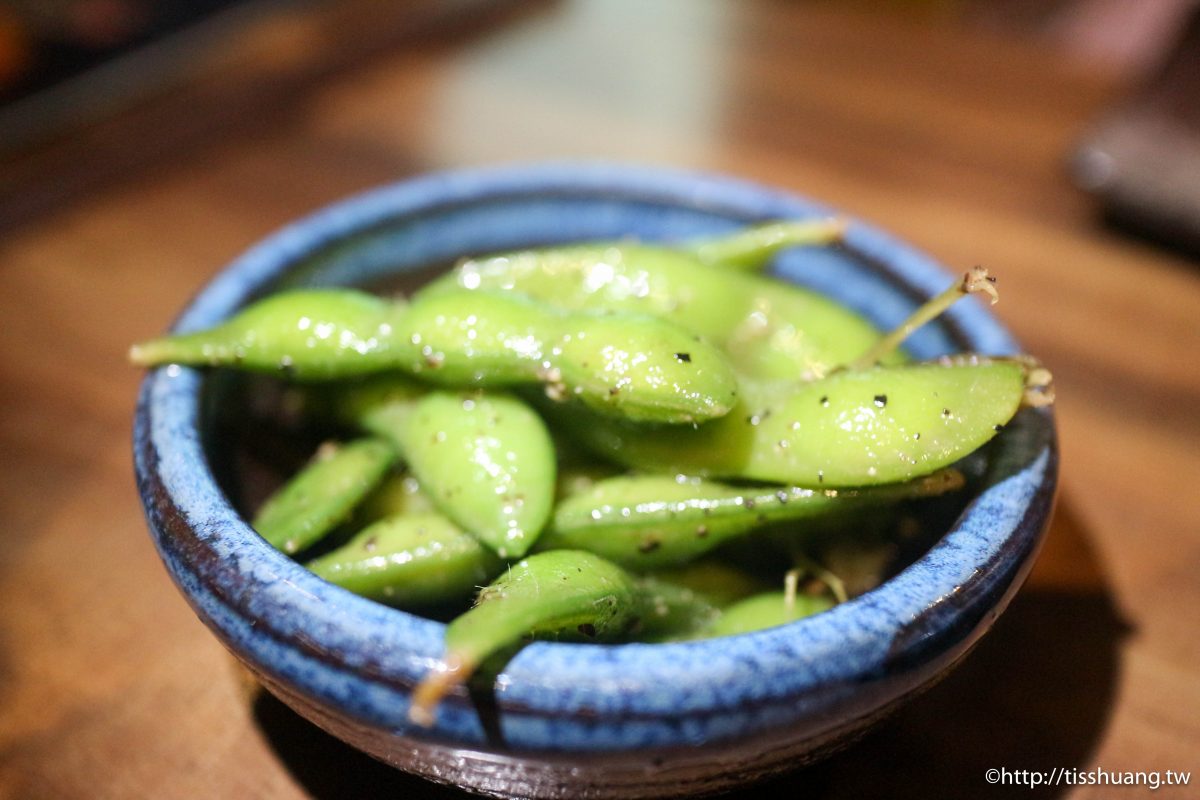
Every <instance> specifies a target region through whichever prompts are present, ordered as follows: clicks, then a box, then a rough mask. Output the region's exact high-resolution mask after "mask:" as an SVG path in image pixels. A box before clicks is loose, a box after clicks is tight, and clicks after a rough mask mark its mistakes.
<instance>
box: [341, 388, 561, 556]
mask: <svg viewBox="0 0 1200 800" xmlns="http://www.w3.org/2000/svg"><path fill="white" fill-rule="evenodd" d="M415 391H420V390H419V388H418V387H416V386H415V385H414V384H412V383H411V382H410V381H408V380H407V379H405V378H398V379H393V378H391V377H390V376H389V377H386V378H377V379H374V380H371V381H368V382H365V383H363V384H360V385H358V386H356V387H352V388H350V389H348V390H347V391H346V392H344V393H343V394H342V396H341V399H340V400H339V399H338V397H337V395H336V394H335V395H334V399H333V401H332V402H333V403H334V404H335V405H336V406H338V407H339V411H338V413H339V414H340V415H341V416H342V417H343V419H349V420H352V421H354V422H355V424H357V425H359V426H360V427H362V428H363V429H364V430H368V431H370V432H372V433H374V434H376V435H378V436H382V437H384V438H386V439H387V440H388V441H390V442H392V443H393V444H394V445H395V446H396V448H397V449H398V450H399V452H400V453H401V454H402V457H403V459H404V461H405V462H406V463H407V465H408V468H409V469H410V470H411V471H412V473H413V475H414V476H415V477H416V479H417V480H418V481H419V483H420V484H421V486H422V487H423V490H424V492H425V493H426V494H427V495H428V497H429V498H430V499H431V500H432V501H433V503H434V504H435V505H436V506H437V507H438V509H439V510H440V511H441V512H442V513H443V514H445V515H446V516H447V517H449V518H450V519H452V520H454V521H455V522H456V523H458V524H459V525H460V526H462V527H463V528H464V529H465V530H467V531H469V532H470V533H471V534H472V535H473V536H475V537H477V538H478V539H479V540H480V541H481V542H483V543H484V544H485V545H487V546H488V547H489V548H491V549H492V550H493V551H495V552H496V553H497V554H498V555H500V556H502V557H512V558H519V557H520V556H522V555H524V554H525V552H526V551H528V549H529V548H530V547H531V546H532V545H533V543H534V541H535V540H536V539H537V536H538V534H540V533H541V531H542V528H543V527H544V526H545V524H546V521H547V520H548V519H549V516H550V510H551V507H552V505H553V503H554V495H555V470H556V463H555V457H554V445H553V443H552V442H551V440H550V433H549V431H547V430H546V425H545V423H544V422H543V421H542V418H541V417H539V416H538V415H537V414H536V413H534V411H533V410H532V409H530V408H529V407H528V406H527V405H526V404H525V403H524V402H523V401H521V400H520V399H518V398H516V397H513V396H511V395H508V394H504V393H502V392H481V391H457V392H456V391H447V390H440V389H434V390H429V391H427V392H426V393H423V394H417V395H416V396H413V394H414V392H415Z"/></svg>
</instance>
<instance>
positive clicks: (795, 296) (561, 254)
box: [418, 243, 903, 379]
mask: <svg viewBox="0 0 1200 800" xmlns="http://www.w3.org/2000/svg"><path fill="white" fill-rule="evenodd" d="M455 289H466V290H470V291H480V292H488V291H497V290H506V291H516V292H520V293H523V294H527V295H529V296H531V297H536V298H537V299H539V300H542V301H545V302H548V303H552V304H554V305H556V306H560V307H562V308H568V309H580V310H593V311H596V310H608V311H620V312H626V313H639V314H651V315H654V316H658V317H661V318H663V319H665V320H669V321H670V322H673V323H675V324H677V325H680V326H681V327H683V328H685V329H687V330H689V331H691V332H692V333H694V334H696V335H698V336H700V337H702V338H703V339H705V340H706V341H709V342H712V343H714V344H717V345H719V346H721V347H723V348H725V349H726V350H728V351H729V352H730V353H731V354H732V355H733V356H734V362H735V364H737V367H738V369H739V371H740V372H743V373H745V374H748V375H751V376H753V377H761V378H763V379H777V378H782V377H787V378H791V379H798V378H806V379H809V378H814V377H821V376H823V375H825V374H827V373H828V372H829V371H830V370H831V369H832V368H833V367H834V366H837V365H840V364H844V363H847V362H848V361H850V360H851V359H853V358H855V357H856V356H858V355H861V354H862V353H863V352H864V351H866V350H867V348H869V347H870V346H871V345H872V344H873V343H875V342H876V341H877V340H878V339H879V337H880V333H879V331H878V330H876V329H875V327H874V326H873V325H871V324H870V323H869V322H868V321H866V320H865V319H864V318H862V317H861V316H859V315H858V314H856V313H855V312H853V311H851V310H849V309H847V308H846V307H844V306H842V305H840V304H838V303H835V302H833V301H832V300H830V299H828V298H826V297H823V296H821V295H819V294H817V293H815V292H812V291H809V290H806V289H804V288H801V287H799V286H796V285H794V284H790V283H784V282H781V281H778V280H775V279H771V278H767V277H764V276H759V275H753V274H749V273H739V272H736V271H731V270H730V269H727V268H723V267H720V266H715V265H713V264H708V263H704V262H703V261H701V260H700V259H698V258H697V257H696V256H695V255H694V254H693V253H690V252H687V251H685V250H680V249H672V248H667V247H661V246H653V245H643V244H637V243H617V244H601V245H595V244H590V245H571V246H565V247H555V248H546V249H542V250H528V251H523V252H518V253H508V254H503V255H498V256H491V257H485V258H479V259H471V260H468V261H466V262H464V263H463V264H461V265H460V266H459V267H458V268H457V269H456V270H455V271H454V272H452V273H451V274H449V275H447V276H446V277H444V278H441V279H439V280H438V281H435V282H434V283H433V284H431V285H430V286H428V287H426V288H425V289H423V290H422V291H421V292H420V293H419V295H418V298H420V297H424V296H427V295H432V294H441V293H446V292H451V291H454V290H455ZM900 360H903V356H901V355H898V354H897V355H892V356H889V361H890V362H894V361H900Z"/></svg>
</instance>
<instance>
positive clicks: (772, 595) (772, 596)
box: [703, 592, 833, 638]
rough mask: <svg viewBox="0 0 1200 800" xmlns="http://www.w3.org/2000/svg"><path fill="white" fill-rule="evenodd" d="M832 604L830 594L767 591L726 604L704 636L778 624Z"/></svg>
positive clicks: (808, 615)
mask: <svg viewBox="0 0 1200 800" xmlns="http://www.w3.org/2000/svg"><path fill="white" fill-rule="evenodd" d="M832 607H833V601H832V600H830V599H829V598H827V597H815V596H812V595H804V594H801V595H794V596H791V597H789V595H788V593H787V592H767V593H764V594H759V595H755V596H754V597H748V598H746V599H745V600H742V601H741V602H739V603H734V604H733V605H732V606H730V607H729V608H726V609H725V610H724V611H722V612H721V616H720V617H718V618H717V619H716V621H715V622H713V624H712V625H711V626H710V627H709V628H708V629H707V630H706V631H705V632H704V635H703V638H714V637H717V636H733V635H735V634H739V633H750V632H751V631H760V630H764V629H766V628H774V627H776V626H779V625H786V624H787V623H789V622H795V621H796V620H798V619H803V618H804V617H811V616H812V615H813V614H818V613H820V612H822V611H828V610H829V609H830V608H832Z"/></svg>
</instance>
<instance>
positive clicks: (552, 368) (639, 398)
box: [396, 290, 737, 423]
mask: <svg viewBox="0 0 1200 800" xmlns="http://www.w3.org/2000/svg"><path fill="white" fill-rule="evenodd" d="M396 336H397V338H398V339H400V340H401V341H404V342H408V343H409V344H410V346H409V347H407V349H406V350H405V352H404V353H403V354H402V356H401V357H400V358H399V359H398V361H397V366H398V367H400V368H402V369H404V370H405V371H408V372H412V373H414V374H419V375H420V376H421V377H422V378H423V379H425V380H427V381H429V382H433V383H438V384H443V385H446V384H449V385H452V386H487V387H496V386H511V385H519V384H527V383H541V384H543V385H545V387H546V391H547V394H549V395H550V396H552V397H554V398H556V399H565V398H568V397H578V398H579V399H580V400H581V401H582V402H584V403H585V404H586V405H588V406H589V407H591V408H593V409H597V410H599V411H601V412H603V413H607V414H610V415H615V416H621V417H625V418H628V419H632V420H637V421H643V422H664V423H682V422H695V421H700V420H706V419H712V418H715V417H719V416H721V415H723V414H725V413H726V412H727V411H728V410H729V409H730V408H731V407H732V406H733V403H734V401H735V398H736V395H737V378H736V376H735V374H734V372H733V368H732V367H731V366H730V364H729V362H728V360H727V358H726V357H725V355H724V354H723V353H722V352H721V351H720V350H718V349H717V348H716V347H714V346H712V345H710V344H707V343H706V342H703V341H700V340H698V339H697V338H696V337H695V336H694V335H693V334H691V333H689V332H687V331H686V330H685V329H683V328H681V327H680V326H678V325H675V324H673V323H671V322H669V321H666V320H662V319H658V318H656V317H651V316H645V315H633V314H607V313H589V312H571V311H563V310H561V309H558V308H555V307H553V306H550V305H547V304H546V303H542V302H538V301H536V300H533V299H530V298H528V297H525V296H523V295H518V294H512V293H495V292H466V291H453V290H451V291H441V292H432V293H425V292H422V293H420V294H418V295H417V296H416V297H415V298H414V299H413V302H412V304H411V305H410V306H409V308H408V312H407V313H406V314H405V315H404V317H403V322H402V323H401V324H400V325H399V326H398V328H397V330H396Z"/></svg>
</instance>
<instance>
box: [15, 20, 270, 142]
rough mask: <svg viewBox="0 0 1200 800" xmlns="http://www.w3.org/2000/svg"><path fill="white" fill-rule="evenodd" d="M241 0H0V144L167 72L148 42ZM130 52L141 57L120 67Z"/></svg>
mask: <svg viewBox="0 0 1200 800" xmlns="http://www.w3.org/2000/svg"><path fill="white" fill-rule="evenodd" d="M247 3H248V0H0V150H3V149H7V148H11V147H13V146H19V145H22V144H25V143H27V142H30V141H34V140H36V139H37V138H39V137H41V136H45V135H46V134H48V133H51V132H53V131H55V130H56V129H59V128H61V127H62V126H64V125H66V124H70V123H71V122H75V121H78V120H79V119H81V118H86V117H88V116H90V115H94V114H95V113H97V112H102V111H103V110H104V109H106V108H107V107H110V106H111V105H112V104H113V103H114V102H116V101H119V100H120V99H123V98H126V97H128V96H129V95H130V94H132V93H135V92H136V91H138V90H141V89H144V88H145V87H146V86H148V85H152V84H154V83H155V82H157V81H159V80H164V79H166V78H167V76H168V75H169V74H170V70H169V69H161V70H160V69H156V68H155V67H154V66H153V65H152V63H151V62H152V61H154V57H155V55H157V54H155V53H152V52H149V51H150V50H151V49H152V48H151V45H154V44H155V43H157V42H158V41H159V40H161V39H163V38H164V37H168V38H169V37H170V35H171V34H174V33H177V32H179V31H181V30H183V29H185V28H187V27H189V26H192V25H193V24H195V23H197V22H199V21H201V20H204V19H206V18H209V17H212V16H214V15H216V13H217V12H220V11H224V10H226V9H228V8H230V7H232V6H239V5H246V4H247ZM170 49H172V48H170V47H165V48H163V50H170ZM134 54H139V55H143V56H144V57H142V58H140V59H138V60H137V63H133V64H128V65H127V66H128V68H125V69H123V68H122V64H123V62H127V61H128V60H129V58H130V57H131V56H132V55H134ZM158 61H159V62H160V63H161V59H158ZM106 72H107V73H108V74H105V73H106Z"/></svg>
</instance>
